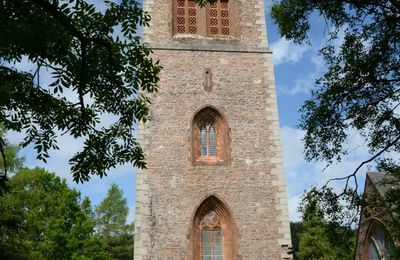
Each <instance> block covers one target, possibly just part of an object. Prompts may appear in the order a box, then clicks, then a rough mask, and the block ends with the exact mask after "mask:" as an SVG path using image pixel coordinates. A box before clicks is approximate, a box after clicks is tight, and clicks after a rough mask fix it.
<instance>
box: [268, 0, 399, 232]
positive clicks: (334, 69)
mask: <svg viewBox="0 0 400 260" xmlns="http://www.w3.org/2000/svg"><path fill="white" fill-rule="evenodd" d="M314 15H317V16H320V17H322V19H324V20H325V22H326V25H327V29H326V32H327V35H325V36H326V37H325V38H326V42H325V45H324V46H323V47H322V49H321V50H320V54H321V55H322V57H323V58H324V60H325V62H326V66H327V70H326V72H325V73H324V74H323V75H322V76H321V77H320V78H319V79H317V81H316V86H315V88H314V89H313V90H312V93H311V94H312V95H311V98H310V99H309V100H307V101H306V102H305V103H304V105H303V107H302V109H301V112H302V117H301V121H300V128H301V129H303V130H305V131H306V134H305V137H304V144H305V157H306V159H307V160H309V161H314V160H315V161H318V160H320V161H326V162H327V163H328V165H329V164H331V163H333V162H337V161H339V162H340V161H341V159H342V158H343V156H346V155H349V154H350V153H351V150H349V149H348V147H346V143H347V140H348V139H349V137H350V136H351V135H353V134H354V133H356V134H359V135H360V136H362V137H363V139H364V140H365V143H364V145H365V146H366V147H367V149H368V150H369V153H370V154H371V156H370V157H369V158H365V160H364V161H362V162H360V164H359V166H358V167H357V168H355V169H351V170H350V171H349V172H347V173H346V174H345V176H343V177H340V178H335V179H333V180H336V181H345V183H344V190H343V192H341V193H339V194H337V195H336V197H341V196H346V194H348V191H349V190H351V189H350V184H351V181H354V186H355V188H356V189H357V188H358V181H357V173H358V172H359V170H360V169H361V168H362V167H363V166H365V165H367V164H369V163H371V162H376V163H377V164H378V170H380V171H384V172H386V173H388V174H389V175H391V176H392V177H393V178H390V182H391V183H392V185H393V187H397V189H392V190H391V191H390V192H389V193H388V194H386V199H387V201H386V202H387V203H388V204H389V205H388V206H389V208H392V209H394V211H396V212H397V214H398V210H399V208H400V197H399V195H398V194H400V193H399V187H400V185H399V184H400V175H399V174H398V172H399V171H398V169H399V167H400V164H399V162H398V161H396V160H391V159H388V158H391V157H393V155H396V156H397V155H398V154H399V152H400V142H399V141H400V117H399V105H400V44H399V43H400V1H399V0H362V1H359V0H349V1H341V0H332V1H324V0H282V1H280V2H279V3H276V4H274V5H273V7H272V18H273V19H274V20H275V22H276V23H277V24H278V26H279V29H280V33H281V35H282V36H284V37H286V38H288V39H292V40H294V41H295V42H297V43H303V42H309V38H308V34H309V33H310V31H311V30H312V25H311V23H310V21H311V19H310V18H311V17H312V16H314ZM360 145H363V144H360ZM354 195H356V193H354ZM397 233H398V234H400V228H397ZM398 237H400V236H398Z"/></svg>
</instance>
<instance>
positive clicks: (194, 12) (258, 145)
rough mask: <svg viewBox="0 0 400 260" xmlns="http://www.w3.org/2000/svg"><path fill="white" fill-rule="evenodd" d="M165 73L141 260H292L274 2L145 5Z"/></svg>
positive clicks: (140, 183) (160, 1) (145, 141)
mask: <svg viewBox="0 0 400 260" xmlns="http://www.w3.org/2000/svg"><path fill="white" fill-rule="evenodd" d="M144 9H145V10H146V11H147V12H149V14H150V15H151V17H152V20H151V27H150V28H146V30H145V32H144V40H145V41H146V42H148V43H149V44H150V45H151V46H152V47H153V48H154V58H155V59H159V60H160V63H161V65H162V66H163V67H164V69H163V70H162V73H161V77H160V83H159V86H160V88H159V93H157V94H155V95H153V96H152V101H153V104H152V106H151V119H150V120H149V121H148V122H147V123H146V124H145V125H141V126H139V136H138V139H139V141H140V142H141V144H142V146H143V148H144V151H145V153H146V155H147V163H148V169H147V170H139V171H138V172H137V180H136V186H137V193H136V222H135V223H136V233H135V259H137V260H142V259H143V260H144V259H146V260H180V259H186V260H200V259H202V260H203V259H204V260H236V259H242V260H252V259H254V260H263V259H290V256H289V255H288V251H289V250H290V230H289V218H288V210H287V196H286V187H285V178H284V173H283V161H282V152H281V144H280V132H279V122H278V112H277V104H276V93H275V83H274V73H273V64H272V53H271V51H270V49H269V48H268V45H267V34H266V24H265V15H264V0H218V1H217V2H216V3H214V4H211V5H207V6H206V7H205V8H200V7H198V6H196V4H195V2H194V1H193V0H144Z"/></svg>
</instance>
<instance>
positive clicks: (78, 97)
mask: <svg viewBox="0 0 400 260" xmlns="http://www.w3.org/2000/svg"><path fill="white" fill-rule="evenodd" d="M104 2H105V3H106V5H107V8H106V10H105V11H104V12H100V11H97V10H96V9H95V6H94V5H93V4H89V3H87V2H86V1H82V0H12V1H11V0H2V1H0V35H1V36H2V40H1V42H0V123H2V124H3V125H4V127H5V128H6V129H8V130H14V131H17V132H24V133H26V136H25V139H24V143H23V145H24V146H26V145H28V144H33V145H34V147H35V149H36V151H37V158H38V159H41V160H43V161H46V160H47V158H48V157H49V155H48V152H49V150H50V149H58V148H59V147H58V145H57V137H59V136H60V135H63V134H70V135H72V136H73V137H74V138H83V139H84V140H85V141H84V147H83V150H82V151H80V152H78V153H77V154H75V155H74V156H73V157H72V158H71V160H70V164H71V170H72V173H73V176H74V180H75V181H77V182H78V181H80V182H83V181H87V180H88V179H89V178H90V176H91V175H99V176H100V177H102V176H104V175H106V171H107V170H108V169H110V168H113V167H115V166H116V165H118V164H123V163H127V162H129V163H133V165H135V166H138V167H145V162H144V156H143V153H142V150H141V148H140V146H139V144H138V143H137V141H136V139H135V136H134V131H133V130H134V124H135V123H137V122H138V121H143V122H144V121H145V120H146V117H147V116H148V112H149V111H148V105H149V103H150V100H149V99H148V98H146V97H145V96H144V95H141V94H139V93H138V92H139V91H141V92H143V93H146V92H147V93H149V92H154V91H157V87H156V84H157V82H158V73H159V71H160V69H161V67H160V66H159V65H158V62H156V61H153V60H152V58H151V57H150V54H151V49H150V48H149V47H148V46H147V45H146V44H144V43H142V42H141V40H140V37H139V36H137V29H138V26H147V25H148V24H149V19H150V17H149V15H148V14H146V13H144V12H143V10H142V8H141V5H140V4H139V3H138V2H137V1H135V0H121V1H118V3H116V2H114V1H107V0H106V1H104ZM23 59H26V60H27V61H28V62H30V63H32V64H34V65H35V66H36V69H35V70H34V71H19V70H17V66H16V64H17V63H19V62H21V61H22V60H23ZM45 72H46V73H51V77H52V83H51V84H50V85H49V86H45V85H42V81H41V78H40V76H41V74H43V73H45ZM102 117H108V118H110V117H114V118H115V121H114V122H113V123H112V124H110V125H105V124H104V122H103V121H102ZM1 140H2V138H1ZM0 144H1V147H3V145H4V144H3V143H0Z"/></svg>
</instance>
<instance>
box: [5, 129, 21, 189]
mask: <svg viewBox="0 0 400 260" xmlns="http://www.w3.org/2000/svg"><path fill="white" fill-rule="evenodd" d="M0 142H1V144H0V195H2V194H3V192H4V189H6V181H7V173H13V172H15V171H17V170H19V169H20V168H21V167H22V163H23V161H24V158H22V157H19V156H18V152H19V150H20V147H19V146H17V145H12V144H10V143H9V142H8V141H7V139H6V138H5V131H4V128H3V127H2V126H1V125H0Z"/></svg>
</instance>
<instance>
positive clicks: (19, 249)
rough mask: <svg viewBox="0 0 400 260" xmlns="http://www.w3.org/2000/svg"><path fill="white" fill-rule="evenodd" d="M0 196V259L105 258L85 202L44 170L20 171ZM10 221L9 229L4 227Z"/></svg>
mask: <svg viewBox="0 0 400 260" xmlns="http://www.w3.org/2000/svg"><path fill="white" fill-rule="evenodd" d="M8 182H9V183H8V185H9V187H10V190H9V192H7V193H5V194H4V196H2V197H0V219H1V220H3V221H4V222H7V223H8V224H7V225H3V223H1V225H0V258H1V259H109V258H110V255H109V254H108V253H107V252H106V247H105V244H104V242H103V241H102V240H101V239H100V237H99V236H96V234H94V225H95V222H94V220H93V219H91V218H90V216H91V214H90V211H91V210H90V201H89V200H88V199H87V198H86V199H84V200H83V201H82V203H80V194H79V192H77V191H76V190H73V189H70V188H69V187H68V186H67V184H66V182H65V180H62V179H60V178H59V177H56V176H55V175H54V174H53V173H48V172H46V171H45V170H44V169H41V168H35V169H26V168H24V169H22V170H20V171H19V172H17V173H16V174H15V175H14V176H12V177H11V178H10V179H9V181H8ZM10 223H13V225H10Z"/></svg>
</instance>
